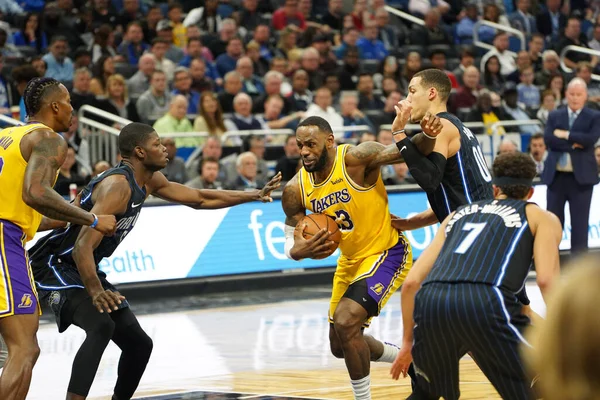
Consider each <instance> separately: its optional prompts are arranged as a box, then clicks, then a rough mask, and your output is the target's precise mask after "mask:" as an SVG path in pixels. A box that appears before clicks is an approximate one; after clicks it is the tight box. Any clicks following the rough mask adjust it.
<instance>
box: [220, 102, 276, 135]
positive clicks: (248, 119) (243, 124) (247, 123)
mask: <svg viewBox="0 0 600 400" xmlns="http://www.w3.org/2000/svg"><path fill="white" fill-rule="evenodd" d="M233 110H234V113H233V115H232V116H231V118H228V119H226V120H225V128H227V130H228V131H249V130H261V129H269V127H268V126H267V124H266V122H265V121H264V120H263V119H262V117H258V118H257V117H255V116H254V115H252V99H250V96H248V95H247V94H246V93H238V94H237V95H236V96H235V98H234V99H233Z"/></svg>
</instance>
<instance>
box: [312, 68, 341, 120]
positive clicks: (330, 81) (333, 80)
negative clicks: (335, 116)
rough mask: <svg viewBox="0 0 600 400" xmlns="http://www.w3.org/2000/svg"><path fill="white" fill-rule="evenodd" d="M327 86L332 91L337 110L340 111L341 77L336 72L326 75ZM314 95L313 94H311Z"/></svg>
mask: <svg viewBox="0 0 600 400" xmlns="http://www.w3.org/2000/svg"><path fill="white" fill-rule="evenodd" d="M325 87H326V88H327V89H329V90H330V91H331V99H332V102H333V105H334V108H335V110H336V111H339V104H340V94H341V91H340V79H339V78H338V76H337V75H336V74H335V73H329V74H328V75H326V76H325ZM311 96H312V94H311Z"/></svg>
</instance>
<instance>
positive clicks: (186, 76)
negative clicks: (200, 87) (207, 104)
mask: <svg viewBox="0 0 600 400" xmlns="http://www.w3.org/2000/svg"><path fill="white" fill-rule="evenodd" d="M174 76H175V78H174V80H173V86H174V90H173V92H172V94H173V96H176V95H178V94H180V95H183V96H185V98H186V99H187V100H188V109H187V113H188V114H198V107H199V106H200V93H198V92H196V91H194V90H191V88H192V75H191V74H190V70H189V69H187V68H186V67H177V68H175V73H174Z"/></svg>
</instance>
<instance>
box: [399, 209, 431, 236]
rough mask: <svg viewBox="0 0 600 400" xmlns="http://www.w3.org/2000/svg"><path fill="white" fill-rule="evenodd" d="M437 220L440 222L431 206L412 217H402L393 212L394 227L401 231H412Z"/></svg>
mask: <svg viewBox="0 0 600 400" xmlns="http://www.w3.org/2000/svg"><path fill="white" fill-rule="evenodd" d="M436 222H438V219H437V217H436V216H435V213H434V212H433V210H432V209H431V208H428V209H427V210H425V211H423V212H420V213H418V214H417V215H415V216H412V217H410V218H400V217H397V216H395V215H393V214H392V227H393V228H394V229H397V230H399V231H412V230H415V229H419V228H423V227H425V226H429V225H433V224H435V223H436Z"/></svg>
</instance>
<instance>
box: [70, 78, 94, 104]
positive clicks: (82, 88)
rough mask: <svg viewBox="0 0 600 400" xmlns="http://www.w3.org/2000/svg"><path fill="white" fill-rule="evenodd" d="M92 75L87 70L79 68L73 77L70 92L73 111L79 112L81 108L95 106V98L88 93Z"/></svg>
mask: <svg viewBox="0 0 600 400" xmlns="http://www.w3.org/2000/svg"><path fill="white" fill-rule="evenodd" d="M91 80H92V74H91V73H90V70H89V69H87V68H79V69H78V70H77V71H75V75H74V77H73V90H72V91H71V105H72V106H73V110H75V111H79V109H80V108H81V106H83V105H85V104H88V105H94V104H96V96H95V95H94V94H93V93H92V92H90V82H91Z"/></svg>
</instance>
